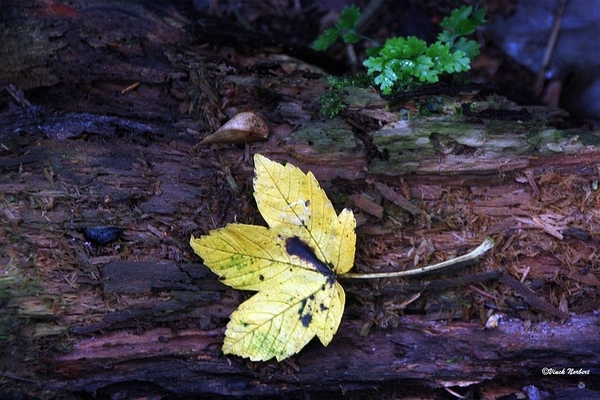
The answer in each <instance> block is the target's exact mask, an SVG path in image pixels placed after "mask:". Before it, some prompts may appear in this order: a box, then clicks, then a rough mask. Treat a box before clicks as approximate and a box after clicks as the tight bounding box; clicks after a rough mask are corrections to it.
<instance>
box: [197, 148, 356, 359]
mask: <svg viewBox="0 0 600 400" xmlns="http://www.w3.org/2000/svg"><path fill="white" fill-rule="evenodd" d="M254 164H255V173H256V176H255V178H254V197H255V199H256V204H257V206H258V210H259V211H260V213H261V214H262V216H263V218H264V219H265V221H266V222H267V224H268V225H269V227H268V228H266V227H262V226H255V225H244V224H229V225H227V226H226V227H224V228H221V229H217V230H214V231H211V232H210V233H209V235H208V236H202V237H200V238H194V237H193V236H192V238H191V239H190V245H191V246H192V248H193V249H194V251H195V252H196V253H197V254H198V255H199V256H200V257H202V259H203V260H204V263H205V264H206V265H207V266H208V267H209V268H210V269H211V270H212V271H213V272H215V273H216V274H217V275H219V276H220V277H221V278H222V282H223V283H225V284H226V285H229V286H231V287H234V288H236V289H242V290H255V291H258V293H257V294H255V295H254V296H252V297H251V298H250V299H248V300H247V301H245V302H244V303H242V304H241V305H240V306H239V307H238V309H237V310H236V311H234V312H233V313H232V314H231V319H230V321H229V323H228V324H227V330H226V332H225V341H224V343H223V353H225V354H235V355H239V356H242V357H248V358H250V359H251V360H253V361H259V360H268V359H271V358H273V357H275V358H277V360H278V361H281V360H283V359H285V358H287V357H289V356H291V355H293V354H296V353H298V352H299V351H300V350H301V349H302V348H303V347H304V346H305V345H306V344H307V343H308V342H309V341H310V340H311V339H312V338H313V337H314V336H315V335H316V336H317V337H318V338H319V340H320V341H321V343H323V345H324V346H327V345H328V344H329V342H331V339H332V338H333V335H334V334H335V333H336V332H337V329H338V327H339V325H340V321H341V318H342V314H343V312H344V303H345V294H344V290H343V288H342V286H341V285H340V284H339V283H338V282H337V279H336V278H337V275H340V274H344V273H346V272H348V271H349V270H350V269H351V268H352V265H353V263H354V252H355V247H356V234H355V232H354V229H355V227H356V221H355V219H354V215H353V213H352V211H351V210H348V209H344V210H343V211H342V212H341V213H340V214H339V215H337V214H336V212H335V210H334V209H333V206H332V204H331V202H330V201H329V199H328V198H327V195H326V194H325V192H324V191H323V189H321V187H320V186H319V183H318V182H317V180H316V178H315V177H314V176H313V174H312V173H311V172H308V173H307V174H304V173H303V172H302V171H301V170H300V169H298V168H296V167H295V166H293V165H291V164H287V165H286V166H283V165H281V164H278V163H276V162H273V161H271V160H269V159H268V158H266V157H263V156H261V155H260V154H256V155H255V156H254Z"/></svg>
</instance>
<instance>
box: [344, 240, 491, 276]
mask: <svg viewBox="0 0 600 400" xmlns="http://www.w3.org/2000/svg"><path fill="white" fill-rule="evenodd" d="M493 247H494V239H492V238H491V237H487V238H485V240H484V241H483V242H482V243H481V244H480V245H479V247H477V248H476V249H475V250H473V251H471V252H470V253H467V254H464V255H462V256H460V257H456V258H453V259H451V260H446V261H442V262H441V263H437V264H433V265H428V266H427V267H423V268H416V269H411V270H408V271H398V272H376V273H372V274H355V273H348V274H343V275H340V278H349V279H378V278H401V277H405V276H411V275H421V274H426V273H428V272H432V271H438V270H441V269H443V268H446V267H450V266H453V265H456V264H460V263H463V262H465V261H471V260H474V259H476V258H477V257H479V256H481V255H482V254H484V253H485V252H487V251H488V250H490V249H491V248H493Z"/></svg>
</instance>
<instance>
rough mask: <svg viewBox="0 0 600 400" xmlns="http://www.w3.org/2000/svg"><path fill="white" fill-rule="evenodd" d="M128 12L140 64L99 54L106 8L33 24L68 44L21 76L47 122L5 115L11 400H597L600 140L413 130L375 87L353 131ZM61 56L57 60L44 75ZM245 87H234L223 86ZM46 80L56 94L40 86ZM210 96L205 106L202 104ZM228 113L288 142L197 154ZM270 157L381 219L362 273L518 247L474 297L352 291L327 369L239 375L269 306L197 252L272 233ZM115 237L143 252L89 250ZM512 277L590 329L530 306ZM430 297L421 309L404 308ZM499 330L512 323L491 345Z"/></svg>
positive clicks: (1, 295)
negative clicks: (199, 245) (483, 397)
mask: <svg viewBox="0 0 600 400" xmlns="http://www.w3.org/2000/svg"><path fill="white" fill-rule="evenodd" d="M36 4H37V3H36ZM115 4H116V5H113V6H114V7H117V8H116V11H115V9H112V10H111V9H110V8H108V9H107V10H109V11H110V13H111V15H113V14H114V13H115V12H117V13H118V14H119V15H128V16H129V17H130V18H133V19H134V20H135V22H136V24H138V25H136V24H133V25H131V28H128V29H131V30H126V31H125V32H126V33H127V32H129V34H130V35H132V37H134V38H136V39H137V40H139V45H140V48H139V51H138V50H136V49H129V48H128V47H127V46H124V45H123V43H120V42H118V41H117V42H113V40H116V39H115V37H113V34H114V35H116V33H114V32H113V34H107V35H105V36H101V37H95V36H93V35H92V34H91V28H90V27H91V26H93V24H92V23H91V22H90V21H89V18H97V19H98V20H102V19H106V18H107V15H105V14H102V12H101V11H98V10H96V11H94V10H92V9H86V8H82V9H73V10H75V12H79V13H80V14H81V15H85V19H86V21H83V19H84V18H73V17H70V18H67V19H65V18H64V15H63V16H61V15H58V16H57V15H54V16H52V15H50V16H49V15H48V14H44V13H41V11H43V10H44V7H46V6H45V5H42V4H41V3H40V4H37V6H38V7H39V9H38V11H40V13H38V14H35V15H37V18H39V19H41V20H42V22H44V24H39V22H40V21H39V20H36V18H30V19H25V18H22V19H19V18H15V19H14V20H13V23H14V24H15V25H18V26H19V29H22V31H20V32H30V33H31V32H33V33H31V34H35V35H42V39H43V38H46V39H47V38H48V37H54V38H57V37H58V39H55V40H56V41H55V42H54V43H58V42H60V46H59V45H56V46H46V45H43V46H40V47H39V48H37V50H35V51H37V52H46V53H44V54H47V55H46V56H45V57H41V56H40V58H34V59H31V60H29V61H30V62H29V63H23V64H22V66H21V68H22V69H19V68H18V67H16V69H15V70H11V71H12V72H11V73H10V74H6V75H4V76H2V77H0V78H1V81H2V83H3V84H8V83H14V84H15V85H16V87H17V88H21V89H29V90H26V91H25V94H24V95H25V99H27V101H30V102H31V103H32V106H31V107H30V106H28V105H27V104H25V102H20V103H19V104H14V101H15V100H14V99H12V96H11V95H10V94H8V92H6V93H4V94H3V96H6V97H5V98H3V104H4V105H5V107H4V108H3V114H2V117H3V124H2V126H1V127H0V143H1V144H2V148H1V149H0V156H1V157H0V171H1V174H2V175H1V178H0V193H1V196H2V197H1V201H2V202H1V213H0V220H1V221H2V224H3V230H2V232H1V233H0V243H1V244H0V246H1V249H2V253H1V254H2V255H1V257H2V266H1V268H2V271H3V272H4V275H3V276H2V277H1V278H0V304H1V305H2V311H1V314H0V316H1V320H0V321H1V322H0V323H1V328H2V329H1V330H0V340H2V341H3V342H4V345H3V346H2V349H1V350H0V352H1V353H0V355H1V356H0V384H1V386H2V390H4V392H0V394H2V393H7V394H8V395H14V394H15V393H19V392H20V391H24V390H30V391H31V392H32V393H37V394H38V395H40V396H42V397H43V396H44V395H43V394H44V393H51V394H50V395H48V396H49V397H52V396H54V395H56V396H58V395H63V396H69V395H73V396H76V395H81V396H82V397H86V396H89V395H91V394H96V395H97V396H99V397H100V398H102V396H104V397H110V396H116V395H123V394H131V393H133V392H136V391H137V393H138V394H139V393H142V394H144V393H150V394H155V395H156V394H158V395H167V394H168V395H171V396H181V397H185V396H190V395H197V394H207V395H257V396H258V395H261V396H275V395H295V396H298V397H302V396H304V395H305V394H312V395H314V396H318V395H319V394H321V395H323V394H324V393H325V395H327V396H331V395H341V394H342V393H348V394H351V393H353V392H355V391H357V393H360V392H358V391H361V390H363V391H366V390H369V389H372V388H374V387H376V388H381V389H382V390H383V388H386V387H390V386H395V387H405V386H411V387H418V388H420V389H421V390H422V392H420V393H421V394H422V393H437V392H435V391H436V390H440V389H439V388H441V387H446V386H452V387H460V386H470V387H472V388H476V390H480V391H481V390H483V388H484V387H485V386H486V385H487V384H489V383H490V382H492V383H495V384H497V385H503V386H506V387H508V388H509V389H511V390H512V392H513V393H514V392H515V391H518V390H520V388H522V386H524V385H526V384H530V383H539V382H542V383H544V384H545V385H547V386H548V387H550V388H552V389H553V390H554V391H555V392H557V393H567V392H569V390H571V389H572V388H574V387H575V385H576V384H577V382H578V380H582V381H584V383H585V384H586V385H587V386H588V389H582V390H589V389H591V390H590V392H583V391H581V392H578V394H579V395H580V398H581V397H586V394H589V393H592V391H595V393H597V392H598V391H599V390H600V388H599V387H598V386H597V385H598V383H597V381H594V379H596V378H595V377H597V376H598V375H600V371H599V370H598V368H597V365H600V363H599V361H600V360H598V357H599V354H598V351H597V349H598V348H600V346H599V345H600V343H598V341H599V337H600V335H599V334H598V333H599V330H600V320H599V317H598V315H596V314H594V313H593V312H592V311H593V310H597V309H598V307H599V305H600V299H598V296H597V288H598V286H600V282H599V280H598V267H599V266H598V264H597V262H596V261H595V259H596V258H597V250H596V249H597V245H598V240H600V222H599V221H600V214H599V212H598V210H599V209H600V208H599V207H598V206H599V203H600V199H599V194H598V191H597V190H595V189H594V185H597V184H598V183H597V182H598V178H599V173H600V172H599V171H600V167H599V165H600V151H599V150H598V147H597V144H598V143H597V138H598V136H597V133H594V132H561V131H559V130H556V129H554V128H552V127H549V126H546V125H544V124H543V123H542V122H541V121H534V122H533V123H532V125H524V124H517V123H511V124H510V125H504V124H503V123H499V122H489V121H484V120H478V121H471V120H469V121H466V120H463V119H461V117H460V116H453V117H452V118H451V120H450V121H448V120H443V121H438V120H437V119H438V117H437V116H433V117H431V119H429V120H428V119H426V118H421V119H417V120H413V121H399V120H400V116H399V113H396V112H394V111H393V110H387V109H385V105H386V102H385V101H384V100H382V99H381V98H380V97H379V96H378V95H377V93H376V92H375V91H372V90H366V89H351V90H349V91H348V97H347V98H346V101H347V102H348V108H347V113H346V114H345V115H344V118H336V119H333V120H328V119H324V118H322V117H320V116H319V114H318V97H319V94H320V93H321V92H322V91H323V90H324V89H325V86H326V83H325V81H324V79H321V78H315V77H314V76H313V75H310V74H308V75H305V74H303V73H298V72H296V73H292V74H291V75H288V74H285V73H283V70H277V71H273V72H272V73H255V74H253V73H249V72H248V71H247V70H245V69H244V68H242V67H241V66H240V64H238V63H236V62H234V61H227V60H231V58H228V57H221V56H222V54H221V55H219V53H218V51H221V50H223V49H207V47H206V46H202V44H204V43H200V44H201V45H198V46H194V45H189V46H186V47H185V51H180V50H177V48H176V47H174V46H171V44H172V43H174V42H175V40H181V39H182V38H183V37H184V35H183V28H182V27H181V26H174V25H173V20H172V19H171V20H169V21H165V20H164V19H161V18H160V17H159V16H157V15H156V14H154V13H152V12H151V11H149V10H147V9H145V8H144V7H143V6H140V5H136V4H131V5H129V4H125V3H118V2H117V3H115ZM34 9H35V8H34ZM148 13H149V14H148ZM136 15H138V17H136ZM140 15H141V16H144V15H149V17H148V18H147V19H146V22H145V24H148V21H154V22H155V23H157V24H158V25H155V26H154V27H153V28H152V29H156V30H160V31H161V32H162V33H163V35H162V36H160V35H158V36H145V35H144V34H139V32H140V31H138V30H136V29H141V30H142V31H143V32H147V31H148V30H149V29H150V28H149V27H148V26H147V25H144V24H143V23H141V22H140V21H142V20H144V18H141V17H140ZM17 17H18V15H17ZM57 20H59V21H61V23H64V24H66V25H65V26H63V25H53V24H52V23H53V22H56V21H57ZM84 22H85V23H84ZM36 24H37V25H36ZM140 24H141V25H140ZM35 26H38V27H41V28H39V29H38V28H36V29H33V27H35ZM57 26H59V27H61V29H60V32H59V33H60V34H59V33H57V31H56V29H57V28H56V27H57ZM28 27H29V29H33V30H30V31H27V29H28ZM44 27H45V28H44ZM157 27H158V28H157ZM67 28H70V29H67ZM134 28H135V29H134ZM142 28H144V29H146V30H145V31H144V30H143V29H142ZM78 29H79V30H80V31H78ZM119 29H125V28H123V27H122V26H121V28H119ZM117 30H118V29H117ZM74 32H79V33H83V36H81V35H79V34H77V35H76V34H74ZM132 32H133V33H132ZM136 32H137V33H136ZM134 33H136V34H134ZM44 35H45V36H44ZM18 37H21V36H18V35H17V39H18ZM81 37H83V38H84V40H83V41H82V40H80V39H81ZM17 41H18V40H17ZM198 41H199V42H201V40H198ZM42 43H45V42H43V41H42ZM114 43H116V45H114ZM113 45H114V46H113ZM126 47H127V48H126ZM7 48H13V49H19V48H24V47H23V43H22V42H21V43H17V44H16V45H15V46H10V47H7ZM66 49H71V50H70V51H68V50H66ZM73 50H76V51H73ZM7 51H8V50H7ZM140 51H141V52H142V53H143V54H142V55H140V54H141V53H139V52H140ZM223 51H224V50H223ZM228 51H229V52H230V50H228ZM228 54H234V55H235V52H234V53H231V52H230V53H228ZM49 55H52V57H53V60H56V61H54V62H47V63H42V62H41V61H40V60H47V59H48V57H49ZM107 55H108V56H107ZM117 55H118V57H117ZM236 56H237V55H236ZM54 57H55V58H54ZM4 60H6V58H4ZM36 60H37V61H36ZM148 60H149V62H146V61H148ZM142 61H144V62H142ZM244 61H245V62H247V60H244ZM32 62H33V63H34V64H35V65H37V66H38V68H37V69H35V68H34V69H33V70H31V68H33V65H34V64H31V63H32ZM61 63H65V64H61ZM227 63H229V64H227ZM61 65H66V67H65V66H61ZM90 65H92V66H93V67H92V68H89V66H90ZM223 65H226V66H229V67H230V68H233V69H234V70H235V74H221V73H219V72H218V71H219V70H220V68H221V67H223ZM40 68H41V70H40ZM62 68H66V69H62ZM28 71H29V72H28ZM35 71H38V72H40V71H42V72H43V73H41V74H39V75H38V76H37V77H38V80H37V81H36V80H28V79H29V78H30V77H31V75H30V74H34V73H36V72H35ZM261 71H262V70H261ZM53 77H59V78H60V80H61V82H62V84H61V85H55V83H56V79H54V78H53ZM199 77H201V79H200V78H199ZM192 78H193V79H192ZM196 79H200V80H202V81H203V82H204V83H203V85H202V86H200V85H199V86H192V83H194V82H197V80H196ZM136 81H137V82H141V83H140V85H139V86H138V87H137V88H135V89H133V90H130V91H127V92H125V93H123V94H122V93H121V92H122V91H123V89H125V88H127V87H128V86H129V85H130V84H131V83H133V82H136ZM13 93H16V92H14V91H13ZM232 93H235V95H234V94H232ZM227 96H233V97H231V98H230V97H227ZM235 96H237V97H235ZM82 98H85V99H86V102H82V101H81V99H82ZM11 99H12V100H11ZM444 101H448V103H445V104H448V105H449V104H453V103H452V102H451V99H444ZM9 102H13V105H12V106H10V107H9V106H8V103H9ZM225 103H228V104H227V107H232V108H233V109H234V110H237V111H244V110H246V109H247V108H248V107H252V109H253V110H254V111H258V112H261V113H262V114H263V115H264V116H265V117H266V118H267V120H269V121H270V123H271V135H270V137H269V139H268V141H266V142H264V143H254V144H251V145H248V146H247V147H245V148H244V147H242V146H235V147H234V146H224V147H219V148H199V150H198V152H196V153H194V152H192V151H191V149H192V147H193V146H194V144H195V143H197V142H198V141H199V140H200V137H205V136H206V135H208V134H209V133H211V130H212V128H210V127H211V125H212V124H215V123H219V124H220V123H222V122H223V121H222V116H221V115H225V114H224V113H223V112H224V111H223V110H222V109H221V108H222V105H223V104H225ZM19 105H20V106H22V107H23V108H19V107H18V106H19ZM225 108H226V107H225ZM411 109H413V110H414V108H411ZM531 112H532V114H533V115H537V116H540V115H543V114H542V112H543V111H542V110H536V109H531ZM219 113H223V114H219ZM439 118H441V117H439ZM380 124H381V125H383V126H384V129H379V128H377V129H373V128H372V126H375V125H380ZM361 129H365V130H364V131H360V130H361ZM366 137H370V138H371V139H372V140H371V141H368V140H366V139H365V138H366ZM407 146H408V147H409V148H407ZM255 152H260V153H262V154H265V155H267V156H270V157H273V158H275V159H277V160H287V161H290V162H293V163H294V164H296V165H298V166H300V167H302V168H303V169H305V170H311V171H313V172H314V173H315V175H316V176H317V177H318V178H319V179H320V180H321V181H322V183H323V186H325V187H326V188H327V191H328V194H330V195H331V198H332V199H333V201H334V204H335V206H336V208H337V209H338V210H339V209H341V208H342V207H344V206H346V205H351V203H349V202H348V199H352V197H351V196H352V195H360V196H362V197H364V198H369V199H370V200H369V201H371V202H373V203H377V204H379V205H380V206H381V207H383V217H382V218H378V217H375V216H373V215H370V214H368V213H367V212H361V209H360V208H356V209H355V211H356V212H357V216H358V219H359V227H358V237H359V243H358V252H357V262H356V269H357V270H359V271H382V270H390V269H401V268H407V267H412V266H413V265H415V264H416V265H417V266H423V265H424V264H426V263H427V261H429V260H433V261H436V260H437V261H439V260H441V259H442V258H448V257H450V256H452V255H454V254H456V253H457V252H465V251H468V250H469V249H471V248H472V247H473V246H474V245H476V244H477V243H479V241H480V239H481V238H483V237H484V236H486V235H492V236H494V237H495V239H496V240H497V243H498V246H497V247H496V249H495V250H494V252H493V253H492V254H490V255H489V256H486V257H484V258H483V259H482V260H481V262H480V263H479V265H478V266H476V267H475V266H474V267H471V268H470V269H468V270H466V271H463V272H461V273H460V274H459V276H458V277H454V279H455V280H454V281H453V280H448V281H445V280H443V279H440V278H437V279H435V280H432V281H431V282H429V283H428V282H419V281H398V280H382V281H377V282H372V283H345V287H346V289H347V292H348V306H347V310H346V313H345V316H344V319H343V321H342V325H341V327H340V331H339V332H338V334H337V336H336V337H335V338H334V340H333V342H332V343H331V345H330V346H329V347H328V348H323V347H322V346H320V345H319V344H318V343H311V344H310V345H309V346H308V347H307V348H306V349H305V350H304V351H302V352H301V353H300V354H299V355H298V356H296V357H293V358H292V359H290V360H289V361H287V362H284V363H281V364H277V363H274V362H268V363H264V364H260V363H259V364H252V363H247V362H245V361H243V360H240V359H238V358H235V357H224V356H223V355H222V354H221V351H220V346H221V343H222V335H223V330H224V326H225V324H226V321H227V318H228V316H229V314H230V313H231V311H232V310H233V309H235V307H237V305H238V304H239V303H240V302H241V301H242V300H243V298H244V297H246V296H248V295H249V294H247V293H241V292H237V291H234V290H230V289H228V288H226V287H225V286H223V285H222V284H220V283H219V282H218V281H217V279H216V278H215V277H214V275H212V274H210V272H209V271H208V270H207V269H206V268H205V267H204V266H203V265H202V264H200V263H199V260H198V259H197V258H195V257H193V255H192V253H191V249H189V248H188V246H187V242H188V240H189V235H190V234H191V233H194V234H196V235H198V234H205V233H207V232H208V230H209V229H212V228H215V227H219V226H222V225H223V224H225V223H228V222H233V221H238V222H247V223H260V220H259V217H258V216H257V214H256V210H255V206H254V203H253V201H252V199H251V195H250V192H251V178H252V166H251V165H250V164H249V162H248V160H249V159H248V157H247V156H248V155H251V154H252V153H255ZM386 154H387V155H386ZM417 154H418V157H416V155H417ZM384 182H385V184H386V185H387V186H383V183H384ZM384 187H387V189H384V190H385V192H382V190H381V189H382V188H384ZM388 189H389V190H391V191H392V192H393V193H392V192H389V190H388ZM394 193H396V194H397V196H394ZM399 199H406V201H408V203H407V204H405V203H404V202H402V201H400V200H399ZM398 203H400V204H398ZM408 204H412V205H413V206H414V207H415V208H414V209H413V208H411V207H410V206H409V205H408ZM355 207H357V206H356V205H355ZM378 214H379V213H378ZM99 225H116V226H119V227H122V228H123V229H124V235H123V237H122V238H121V239H119V240H118V241H116V242H113V243H112V244H110V245H108V246H104V247H102V246H101V247H97V246H92V245H89V244H87V243H86V241H85V239H84V237H83V235H82V234H81V229H82V228H86V227H91V226H99ZM498 271H502V274H508V275H509V276H512V277H513V278H518V279H523V280H524V281H525V282H526V283H527V284H528V286H529V287H530V288H531V289H533V290H534V294H535V296H536V297H535V298H537V299H539V300H540V301H542V302H543V304H546V305H548V306H549V307H552V309H557V308H559V309H560V310H561V312H565V311H569V312H570V313H571V315H572V318H571V319H570V320H569V321H559V320H556V319H554V318H553V317H552V316H551V315H549V314H547V313H546V312H541V313H540V312H539V309H540V307H541V308H543V306H535V307H537V308H532V307H531V303H532V301H529V302H528V301H523V299H522V293H521V294H519V293H518V292H516V291H515V290H513V289H511V288H510V287H508V286H506V285H503V284H501V283H500V282H499V280H498V277H500V276H501V275H500V273H499V272H498ZM469 285H471V286H473V287H474V288H475V289H477V290H478V291H477V290H475V289H472V288H470V286H469ZM415 292H420V293H421V297H420V298H419V299H418V300H417V301H415V302H413V303H411V304H409V305H408V306H406V307H405V308H404V309H403V310H399V309H398V308H399V306H398V305H399V304H403V302H404V301H405V300H406V298H407V297H409V296H410V295H411V293H415ZM481 293H483V294H485V295H481ZM492 311H495V312H501V313H502V315H503V316H504V317H503V318H502V319H501V320H500V322H499V327H498V328H497V329H495V330H494V329H492V330H484V329H483V325H484V322H485V319H486V317H487V313H489V312H492ZM365 326H370V327H371V329H370V331H369V332H368V335H367V336H361V335H360V333H361V332H363V333H365V332H366V331H367V330H368V329H365ZM543 367H556V368H561V367H565V368H569V367H573V368H582V369H586V370H587V369H589V370H590V376H591V378H589V379H588V377H585V376H579V375H574V376H565V377H560V378H557V377H547V378H544V376H543V375H542V374H541V369H542V368H543ZM139 382H146V383H147V385H148V386H144V385H140V383H139ZM569 393H570V392H569ZM595 393H592V394H595Z"/></svg>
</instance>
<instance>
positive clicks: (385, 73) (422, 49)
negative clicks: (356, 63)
mask: <svg viewBox="0 0 600 400" xmlns="http://www.w3.org/2000/svg"><path fill="white" fill-rule="evenodd" d="M485 14H486V9H485V8H480V9H473V7H471V6H468V7H467V6H462V7H460V8H458V9H455V10H453V11H452V12H451V14H450V15H449V16H447V17H445V18H444V19H443V20H442V22H441V23H440V26H441V27H442V28H443V29H444V30H443V31H442V32H441V33H440V34H439V35H438V38H437V39H438V40H437V41H436V42H435V43H433V44H431V45H427V43H426V42H425V41H424V40H422V39H419V38H417V37H415V36H410V37H408V38H403V37H393V38H389V39H387V40H386V42H385V43H384V44H383V46H378V45H377V46H375V47H372V48H370V49H368V50H367V55H368V56H369V57H368V58H367V59H366V60H365V61H364V62H363V65H364V66H365V67H367V75H368V76H370V77H371V78H372V79H373V82H374V83H375V85H377V86H379V88H380V89H381V91H382V92H383V93H384V94H390V93H392V91H393V90H395V89H406V88H409V87H411V86H413V85H414V84H415V83H418V82H421V83H435V82H438V81H439V76H440V75H441V74H443V73H449V74H452V73H457V72H464V71H468V70H469V69H470V68H471V61H472V60H473V58H475V57H476V56H477V55H479V43H477V42H476V41H473V40H468V39H467V38H466V36H468V35H470V34H472V33H473V32H475V30H476V29H477V28H478V27H479V26H481V25H483V24H485V23H486V20H485ZM360 18H361V13H360V10H359V8H358V7H356V6H351V7H346V8H344V9H343V10H342V12H341V14H340V19H339V21H338V23H337V24H336V25H335V27H333V28H330V29H327V30H326V31H325V32H323V34H322V35H321V36H319V37H318V38H317V40H316V41H315V42H314V43H313V45H312V47H313V49H315V50H325V49H327V48H328V47H329V46H331V45H332V44H333V43H334V42H335V41H336V40H337V39H338V38H340V37H341V38H342V40H344V42H346V43H356V42H357V41H359V40H360V39H367V40H369V41H371V42H372V43H376V42H375V41H373V40H371V39H368V38H365V37H364V36H362V35H360V34H359V33H357V32H356V31H355V28H356V25H357V24H358V22H359V21H360Z"/></svg>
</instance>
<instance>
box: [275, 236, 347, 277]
mask: <svg viewBox="0 0 600 400" xmlns="http://www.w3.org/2000/svg"><path fill="white" fill-rule="evenodd" d="M285 250H286V251H287V252H288V254H289V255H291V256H298V257H299V258H300V259H302V260H304V261H306V262H308V263H311V264H312V265H314V266H315V268H316V269H317V271H319V272H320V273H322V274H323V275H325V276H327V277H335V274H334V273H333V271H332V270H331V268H330V267H329V266H328V265H327V264H325V263H324V262H323V261H321V260H319V258H318V257H317V256H316V255H315V252H314V250H313V249H312V248H311V247H310V246H309V245H308V244H306V243H305V242H303V241H302V239H300V238H299V237H298V236H293V237H291V238H287V239H286V240H285Z"/></svg>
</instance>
